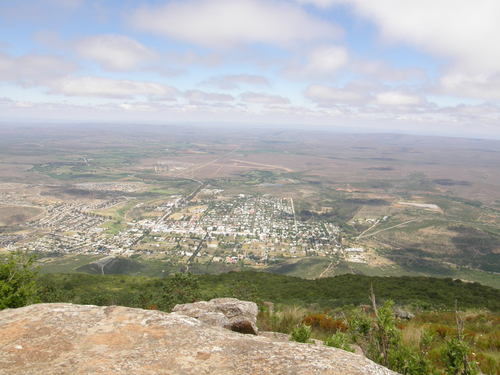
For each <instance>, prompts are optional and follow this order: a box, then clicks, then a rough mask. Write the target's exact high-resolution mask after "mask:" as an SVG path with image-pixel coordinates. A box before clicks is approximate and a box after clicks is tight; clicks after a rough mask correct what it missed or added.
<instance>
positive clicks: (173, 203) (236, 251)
mask: <svg viewBox="0 0 500 375" xmlns="http://www.w3.org/2000/svg"><path fill="white" fill-rule="evenodd" d="M123 185H124V186H119V187H116V188H117V189H118V188H120V189H122V190H121V191H127V189H130V187H129V186H127V184H123ZM87 188H89V187H87ZM90 188H93V189H97V190H98V189H99V185H96V186H91V187H90ZM101 188H103V189H104V188H106V189H109V188H110V187H109V186H107V185H103V186H102V187H101ZM115 208H116V209H115ZM116 212H121V213H122V214H123V217H120V219H117V216H116V215H117V214H116ZM130 212H140V214H138V215H131V216H129V215H125V213H130ZM117 222H119V224H120V225H118V226H116V225H115V224H117ZM28 227H29V228H31V229H32V232H31V233H30V232H26V233H25V234H21V235H17V236H9V237H8V238H3V242H2V246H3V247H5V248H7V249H8V250H27V251H32V252H37V253H42V254H96V255H103V256H106V255H121V256H130V255H133V254H140V255H146V256H147V255H152V256H157V255H161V254H163V255H168V256H170V257H175V259H176V260H177V261H179V262H181V263H182V262H184V263H187V264H189V263H190V262H193V261H194V260H196V261H199V262H222V263H238V262H243V263H245V264H249V265H264V264H267V263H269V262H272V261H273V260H276V259H281V258H298V257H311V256H312V257H314V256H322V257H332V256H337V257H338V256H342V257H349V256H350V252H349V251H347V252H346V251H344V249H343V247H342V241H341V236H342V233H341V229H340V228H339V227H338V226H337V225H335V224H333V223H331V222H328V221H324V220H308V221H303V220H299V219H298V218H297V215H296V213H295V207H294V201H293V198H292V197H276V196H272V195H269V194H256V193H247V194H243V193H240V194H225V192H224V190H222V189H216V188H213V187H209V186H206V184H203V183H201V184H200V186H198V187H197V188H196V190H195V191H194V192H191V193H190V194H186V195H169V196H168V197H166V198H165V199H161V200H156V201H141V200H134V199H132V198H129V197H127V196H121V197H113V198H109V199H99V200H96V199H93V200H92V199H76V200H73V201H65V202H61V201H57V202H54V203H53V204H50V205H46V206H45V207H44V210H43V213H42V214H40V215H37V216H35V217H34V218H33V219H32V220H30V221H29V222H28ZM33 234H36V235H33ZM358 259H362V258H358Z"/></svg>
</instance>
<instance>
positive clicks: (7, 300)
mask: <svg viewBox="0 0 500 375" xmlns="http://www.w3.org/2000/svg"><path fill="white" fill-rule="evenodd" d="M34 260H35V258H34V257H33V256H31V255H28V254H26V253H22V252H17V253H13V254H9V256H8V257H7V259H6V260H5V261H3V262H2V263H0V310H1V309H6V308H15V307H22V306H26V305H29V304H31V303H35V302H37V301H38V298H37V285H36V281H35V279H36V274H37V271H36V270H35V269H34V268H33V262H34Z"/></svg>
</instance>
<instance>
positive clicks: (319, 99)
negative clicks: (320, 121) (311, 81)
mask: <svg viewBox="0 0 500 375" xmlns="http://www.w3.org/2000/svg"><path fill="white" fill-rule="evenodd" d="M304 95H305V97H306V98H308V99H310V100H312V101H313V102H315V103H317V104H320V105H336V104H344V103H350V104H353V103H361V102H363V101H366V99H367V97H366V95H364V94H362V93H360V92H357V91H354V90H349V89H343V88H337V87H330V86H324V85H311V86H309V87H308V88H307V89H306V91H305V92H304Z"/></svg>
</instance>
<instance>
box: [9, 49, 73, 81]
mask: <svg viewBox="0 0 500 375" xmlns="http://www.w3.org/2000/svg"><path fill="white" fill-rule="evenodd" d="M75 69H76V66H75V65H74V64H73V63H71V62H68V61H65V60H63V59H61V58H58V57H54V56H45V55H24V56H20V57H11V56H8V55H6V54H2V53H0V80H1V81H6V82H13V83H17V84H21V85H23V86H37V85H42V84H45V83H48V82H51V81H52V80H54V79H57V78H60V77H62V76H65V75H66V74H68V73H70V72H73V71H74V70H75Z"/></svg>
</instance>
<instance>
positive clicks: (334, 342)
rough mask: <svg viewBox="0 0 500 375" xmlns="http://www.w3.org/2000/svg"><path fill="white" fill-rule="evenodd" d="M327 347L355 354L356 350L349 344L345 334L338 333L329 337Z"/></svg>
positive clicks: (326, 342)
mask: <svg viewBox="0 0 500 375" xmlns="http://www.w3.org/2000/svg"><path fill="white" fill-rule="evenodd" d="M325 345H326V346H331V347H334V348H339V349H342V350H346V351H348V352H354V349H353V348H352V346H351V345H350V343H349V338H348V336H347V335H346V334H345V333H344V332H337V333H334V334H333V335H331V336H330V337H328V338H327V339H326V340H325Z"/></svg>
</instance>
